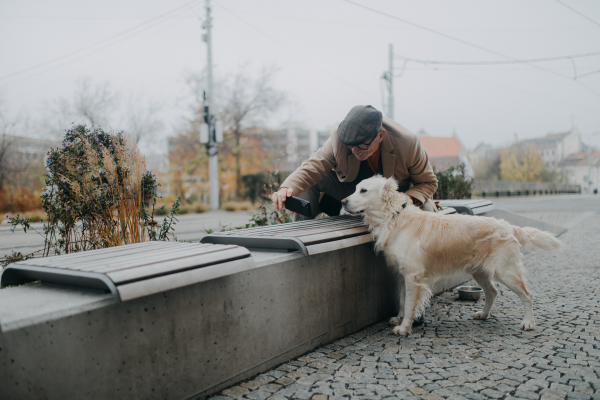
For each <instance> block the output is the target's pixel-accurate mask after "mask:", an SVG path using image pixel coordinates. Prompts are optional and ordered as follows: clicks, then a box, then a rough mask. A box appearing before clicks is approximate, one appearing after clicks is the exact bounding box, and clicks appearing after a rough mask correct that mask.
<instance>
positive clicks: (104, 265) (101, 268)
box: [86, 245, 232, 274]
mask: <svg viewBox="0 0 600 400" xmlns="http://www.w3.org/2000/svg"><path fill="white" fill-rule="evenodd" d="M231 249H232V246H225V245H215V246H208V247H206V248H205V249H203V251H197V250H191V251H178V252H169V253H163V254H160V255H152V257H144V258H137V259H136V258H133V259H132V258H129V259H125V260H121V259H111V260H109V261H106V262H99V263H96V264H95V265H94V267H93V268H88V269H86V271H90V272H100V273H103V274H105V273H108V272H113V271H117V270H124V269H128V268H136V267H141V266H144V265H151V264H156V263H159V262H165V261H170V260H178V259H180V258H186V257H193V256H201V255H203V254H209V253H215V252H228V251H231Z"/></svg>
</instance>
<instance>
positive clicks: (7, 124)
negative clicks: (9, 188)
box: [0, 99, 27, 192]
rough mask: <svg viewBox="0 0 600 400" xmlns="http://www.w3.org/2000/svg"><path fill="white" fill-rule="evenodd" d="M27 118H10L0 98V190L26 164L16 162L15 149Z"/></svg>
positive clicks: (0, 190)
mask: <svg viewBox="0 0 600 400" xmlns="http://www.w3.org/2000/svg"><path fill="white" fill-rule="evenodd" d="M26 125H27V120H26V118H25V117H23V116H22V115H20V116H18V117H16V118H10V117H9V116H8V111H7V110H6V107H5V106H4V104H3V102H2V100H1V99H0V192H2V190H3V189H4V185H6V184H7V183H10V181H11V180H13V179H14V178H15V176H16V175H17V174H18V173H20V172H23V170H24V169H25V168H26V166H23V165H19V164H17V163H16V162H15V157H14V154H12V153H11V151H14V149H15V145H16V142H17V140H18V137H17V135H18V133H19V132H20V131H22V130H24V129H25V127H26Z"/></svg>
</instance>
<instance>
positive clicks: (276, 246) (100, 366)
mask: <svg viewBox="0 0 600 400" xmlns="http://www.w3.org/2000/svg"><path fill="white" fill-rule="evenodd" d="M443 212H444V213H445V214H451V213H455V212H456V211H455V210H454V209H453V208H447V209H445V210H444V211H443ZM232 238H233V241H232V240H231V239H232ZM203 241H204V242H205V243H201V244H200V243H162V242H151V243H142V244H136V245H130V246H122V247H119V248H110V249H103V250H94V251H88V252H85V253H75V254H70V255H64V256H56V257H52V258H47V259H32V260H27V261H24V262H20V263H16V264H13V265H11V266H10V267H9V268H8V269H7V270H5V271H4V273H3V275H2V283H3V284H7V283H10V284H17V283H21V282H24V281H28V280H41V282H42V283H41V284H34V285H25V286H19V287H12V288H6V289H3V290H0V331H1V332H0V365H2V368H1V369H0V381H1V382H3V389H2V396H3V398H7V399H37V398H49V399H64V398H99V399H114V398H127V397H132V396H133V397H136V398H181V399H186V398H198V397H203V396H206V395H208V394H212V393H215V392H218V391H219V390H222V389H223V388H225V387H227V386H230V385H232V384H234V383H237V382H239V381H241V380H244V379H247V378H250V377H252V376H253V375H256V374H258V373H260V372H264V371H267V370H269V369H271V368H273V367H275V366H277V365H279V364H281V363H283V362H285V361H288V360H290V359H292V358H294V357H296V356H299V355H301V354H304V353H306V352H308V351H310V350H312V349H314V348H316V347H319V346H322V345H324V344H327V343H329V342H331V341H333V340H335V339H338V338H342V337H345V336H347V335H349V334H351V333H353V332H356V331H358V330H360V329H362V328H364V327H366V326H368V325H371V324H373V323H376V322H379V321H381V320H383V319H385V318H387V317H389V316H391V315H393V314H394V313H395V312H396V308H397V306H396V304H395V303H396V294H395V291H396V289H397V288H396V279H395V278H394V276H393V273H392V272H391V271H390V269H389V268H387V266H386V265H385V261H384V259H383V258H382V257H380V256H375V255H374V254H373V248H372V244H371V238H370V235H369V234H368V232H367V231H366V227H364V225H362V223H361V222H360V219H358V218H356V217H350V216H341V217H336V218H329V219H324V220H317V221H306V222H299V223H290V224H285V225H278V226H270V227H264V228H254V229H246V230H237V231H232V232H224V233H222V234H219V235H214V234H213V235H209V236H208V237H207V238H205V239H203ZM207 242H212V243H207ZM265 242H266V243H267V245H265V244H264V243H265ZM232 243H233V244H232ZM237 243H243V245H244V246H249V248H246V247H242V245H239V244H237ZM467 278H468V277H467V276H466V275H464V276H456V277H454V278H453V280H448V281H445V282H442V283H441V284H440V286H439V287H438V288H437V291H438V292H439V291H442V290H445V289H449V288H450V287H453V286H456V285H457V284H460V283H462V282H463V281H464V280H465V279H467Z"/></svg>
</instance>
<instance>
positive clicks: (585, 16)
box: [556, 0, 600, 26]
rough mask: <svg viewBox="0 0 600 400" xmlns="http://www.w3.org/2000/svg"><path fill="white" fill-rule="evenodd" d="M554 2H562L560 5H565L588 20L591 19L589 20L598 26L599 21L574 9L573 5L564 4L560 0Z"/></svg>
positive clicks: (599, 24)
mask: <svg viewBox="0 0 600 400" xmlns="http://www.w3.org/2000/svg"><path fill="white" fill-rule="evenodd" d="M556 2H557V3H559V4H562V5H563V6H565V7H567V8H568V9H569V10H571V11H573V12H574V13H576V14H579V15H581V16H582V17H583V18H585V19H587V20H588V21H591V22H593V23H594V24H596V25H598V26H600V23H598V22H596V21H594V20H593V19H591V18H590V17H588V16H587V15H585V14H582V13H580V12H579V11H577V10H576V9H574V8H573V7H571V6H568V5H566V4H565V3H563V2H562V1H560V0H556Z"/></svg>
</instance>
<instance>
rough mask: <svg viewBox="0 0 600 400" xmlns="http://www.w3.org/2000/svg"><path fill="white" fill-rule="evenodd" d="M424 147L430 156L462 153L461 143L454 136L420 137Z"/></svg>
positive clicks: (452, 155) (451, 155)
mask: <svg viewBox="0 0 600 400" xmlns="http://www.w3.org/2000/svg"><path fill="white" fill-rule="evenodd" d="M419 139H420V140H421V143H422V144H423V148H424V149H425V151H426V152H427V155H428V156H429V158H440V157H458V156H459V154H460V149H461V146H460V143H459V142H458V140H456V138H453V137H434V136H421V137H419Z"/></svg>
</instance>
